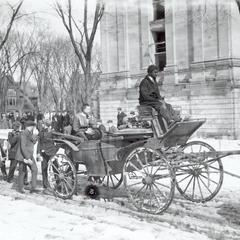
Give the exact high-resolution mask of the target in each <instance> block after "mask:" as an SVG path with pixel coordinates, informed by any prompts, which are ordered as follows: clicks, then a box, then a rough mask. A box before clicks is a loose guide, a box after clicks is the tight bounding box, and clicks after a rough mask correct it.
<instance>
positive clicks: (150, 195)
mask: <svg viewBox="0 0 240 240" xmlns="http://www.w3.org/2000/svg"><path fill="white" fill-rule="evenodd" d="M149 191H150V196H149V197H150V211H152V191H151V186H150V187H149Z"/></svg>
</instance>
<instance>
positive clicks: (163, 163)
mask: <svg viewBox="0 0 240 240" xmlns="http://www.w3.org/2000/svg"><path fill="white" fill-rule="evenodd" d="M123 176H124V185H125V188H126V190H127V193H128V196H129V197H130V199H131V201H132V202H133V204H134V205H135V207H136V208H137V209H139V210H140V211H144V212H148V213H152V214H159V213H161V212H163V211H164V210H166V209H167V208H168V206H169V205H170V204H171V202H172V199H173V196H174V189H175V180H174V179H175V178H174V172H173V170H172V168H171V167H170V165H169V164H168V162H167V160H166V158H165V157H164V156H163V155H162V154H161V153H160V152H158V151H155V150H152V149H150V148H145V147H138V148H136V149H134V150H133V151H132V152H131V153H130V154H129V155H128V156H127V158H126V163H125V165H124V167H123Z"/></svg>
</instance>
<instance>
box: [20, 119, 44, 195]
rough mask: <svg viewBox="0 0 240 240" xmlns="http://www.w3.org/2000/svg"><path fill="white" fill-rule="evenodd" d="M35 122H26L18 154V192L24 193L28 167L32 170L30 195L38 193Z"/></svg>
mask: <svg viewBox="0 0 240 240" xmlns="http://www.w3.org/2000/svg"><path fill="white" fill-rule="evenodd" d="M35 126H36V124H35V122H33V121H31V120H28V121H26V122H25V130H24V131H23V132H22V133H21V137H20V142H19V146H18V149H17V152H16V160H17V161H19V175H18V191H19V192H20V193H24V190H23V186H24V176H25V174H26V171H27V166H28V167H29V168H30V169H31V173H32V181H31V189H30V193H38V192H39V190H37V189H36V187H37V173H38V169H37V164H36V160H35V159H34V156H33V152H34V144H35V143H36V142H37V138H36V137H34V135H33V130H34V128H35Z"/></svg>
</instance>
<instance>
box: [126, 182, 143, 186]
mask: <svg viewBox="0 0 240 240" xmlns="http://www.w3.org/2000/svg"><path fill="white" fill-rule="evenodd" d="M138 184H142V182H137V183H133V184H130V185H128V187H132V186H136V185H138Z"/></svg>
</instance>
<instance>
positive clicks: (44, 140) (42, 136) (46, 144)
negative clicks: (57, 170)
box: [38, 130, 58, 157]
mask: <svg viewBox="0 0 240 240" xmlns="http://www.w3.org/2000/svg"><path fill="white" fill-rule="evenodd" d="M38 147H39V148H40V149H39V150H40V152H44V153H45V154H46V155H48V156H50V157H51V156H53V155H54V154H56V152H57V151H58V147H56V146H55V145H54V141H53V140H52V133H51V132H47V131H45V130H42V131H40V133H39V143H38Z"/></svg>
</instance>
